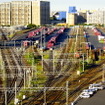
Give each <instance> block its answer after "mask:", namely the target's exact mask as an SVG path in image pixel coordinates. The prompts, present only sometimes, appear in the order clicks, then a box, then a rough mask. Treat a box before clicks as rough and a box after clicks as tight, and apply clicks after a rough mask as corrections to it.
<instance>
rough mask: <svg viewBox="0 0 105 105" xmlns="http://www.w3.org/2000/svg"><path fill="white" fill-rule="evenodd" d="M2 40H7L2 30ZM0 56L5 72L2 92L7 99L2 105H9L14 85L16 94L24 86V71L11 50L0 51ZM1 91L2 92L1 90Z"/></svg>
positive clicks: (13, 92) (12, 96)
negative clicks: (0, 56) (4, 83)
mask: <svg viewBox="0 0 105 105" xmlns="http://www.w3.org/2000/svg"><path fill="white" fill-rule="evenodd" d="M0 31H1V32H2V38H1V40H5V41H6V40H9V39H8V38H7V37H6V36H5V34H4V33H3V31H2V30H0ZM1 55H2V58H3V62H4V66H5V71H6V85H5V89H4V92H5V91H6V92H7V93H6V96H4V97H7V99H5V98H4V100H3V102H2V105H5V104H9V103H10V102H11V101H12V100H13V98H14V96H15V90H14V87H15V83H16V85H17V87H16V88H18V89H17V90H16V92H19V91H20V89H21V87H22V86H23V84H24V81H23V78H24V71H23V68H22V63H21V61H20V58H19V57H18V55H17V53H16V52H15V51H14V49H13V48H11V49H1ZM1 91H3V90H1ZM5 100H7V102H6V101H5Z"/></svg>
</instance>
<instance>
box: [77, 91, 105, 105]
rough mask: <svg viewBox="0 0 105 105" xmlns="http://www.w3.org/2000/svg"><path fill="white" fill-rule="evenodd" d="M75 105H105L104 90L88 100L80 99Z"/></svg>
mask: <svg viewBox="0 0 105 105" xmlns="http://www.w3.org/2000/svg"><path fill="white" fill-rule="evenodd" d="M75 105H105V90H101V91H98V92H97V93H96V94H94V96H92V97H91V98H89V99H80V100H79V101H78V102H77V103H76V104H75Z"/></svg>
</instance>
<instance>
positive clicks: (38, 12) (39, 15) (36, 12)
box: [32, 1, 50, 25]
mask: <svg viewBox="0 0 105 105" xmlns="http://www.w3.org/2000/svg"><path fill="white" fill-rule="evenodd" d="M49 21H50V3H49V2H47V1H40V2H39V1H32V23H34V24H37V25H40V24H48V23H49Z"/></svg>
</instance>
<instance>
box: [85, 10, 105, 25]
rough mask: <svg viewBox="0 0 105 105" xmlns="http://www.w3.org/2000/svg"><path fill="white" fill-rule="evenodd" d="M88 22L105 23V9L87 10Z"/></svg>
mask: <svg viewBox="0 0 105 105" xmlns="http://www.w3.org/2000/svg"><path fill="white" fill-rule="evenodd" d="M87 24H105V9H99V10H96V11H94V12H90V11H88V12H87Z"/></svg>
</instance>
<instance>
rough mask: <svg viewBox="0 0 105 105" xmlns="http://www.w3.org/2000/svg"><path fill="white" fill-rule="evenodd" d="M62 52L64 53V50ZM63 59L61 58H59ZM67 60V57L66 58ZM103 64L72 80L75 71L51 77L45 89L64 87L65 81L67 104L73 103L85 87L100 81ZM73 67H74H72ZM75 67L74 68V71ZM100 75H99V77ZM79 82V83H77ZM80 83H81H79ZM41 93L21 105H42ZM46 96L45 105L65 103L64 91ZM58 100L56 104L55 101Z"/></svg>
mask: <svg viewBox="0 0 105 105" xmlns="http://www.w3.org/2000/svg"><path fill="white" fill-rule="evenodd" d="M62 52H65V51H64V50H63V51H62ZM60 57H61V58H63V57H62V56H60ZM67 58H68V57H67ZM104 63H105V61H103V62H102V63H101V64H100V65H98V67H94V68H93V69H91V70H89V71H86V72H85V73H84V74H83V75H81V76H79V77H77V78H74V79H72V78H73V76H74V75H73V73H76V72H75V71H71V72H70V73H71V74H69V76H63V75H59V76H57V77H53V78H52V79H50V81H47V82H46V87H52V86H53V87H57V86H58V87H59V86H65V83H66V81H69V89H70V91H69V94H68V95H69V96H68V97H69V102H71V101H73V100H74V99H75V96H77V95H78V93H79V92H80V91H81V90H82V89H83V88H85V87H87V86H88V85H89V84H90V83H93V82H96V81H100V79H101V71H102V69H100V68H101V67H102V65H103V64H104ZM74 66H75V65H74ZM76 67H77V66H75V68H73V69H76ZM69 68H70V66H69V67H68V68H67V69H66V70H67V71H68V70H69ZM99 74H100V75H99ZM79 81H80V82H79ZM81 81H82V82H81ZM42 94H43V92H40V93H39V94H38V95H36V96H34V95H33V96H32V97H31V98H27V99H26V100H27V101H26V100H23V101H22V103H23V105H42V104H43V103H44V100H43V95H42ZM46 94H47V101H46V103H47V104H49V105H55V104H56V105H64V104H65V103H66V99H65V98H64V97H63V96H64V91H56V94H54V92H53V91H49V90H47V91H46ZM57 100H58V104H57V103H56V101H57Z"/></svg>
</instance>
